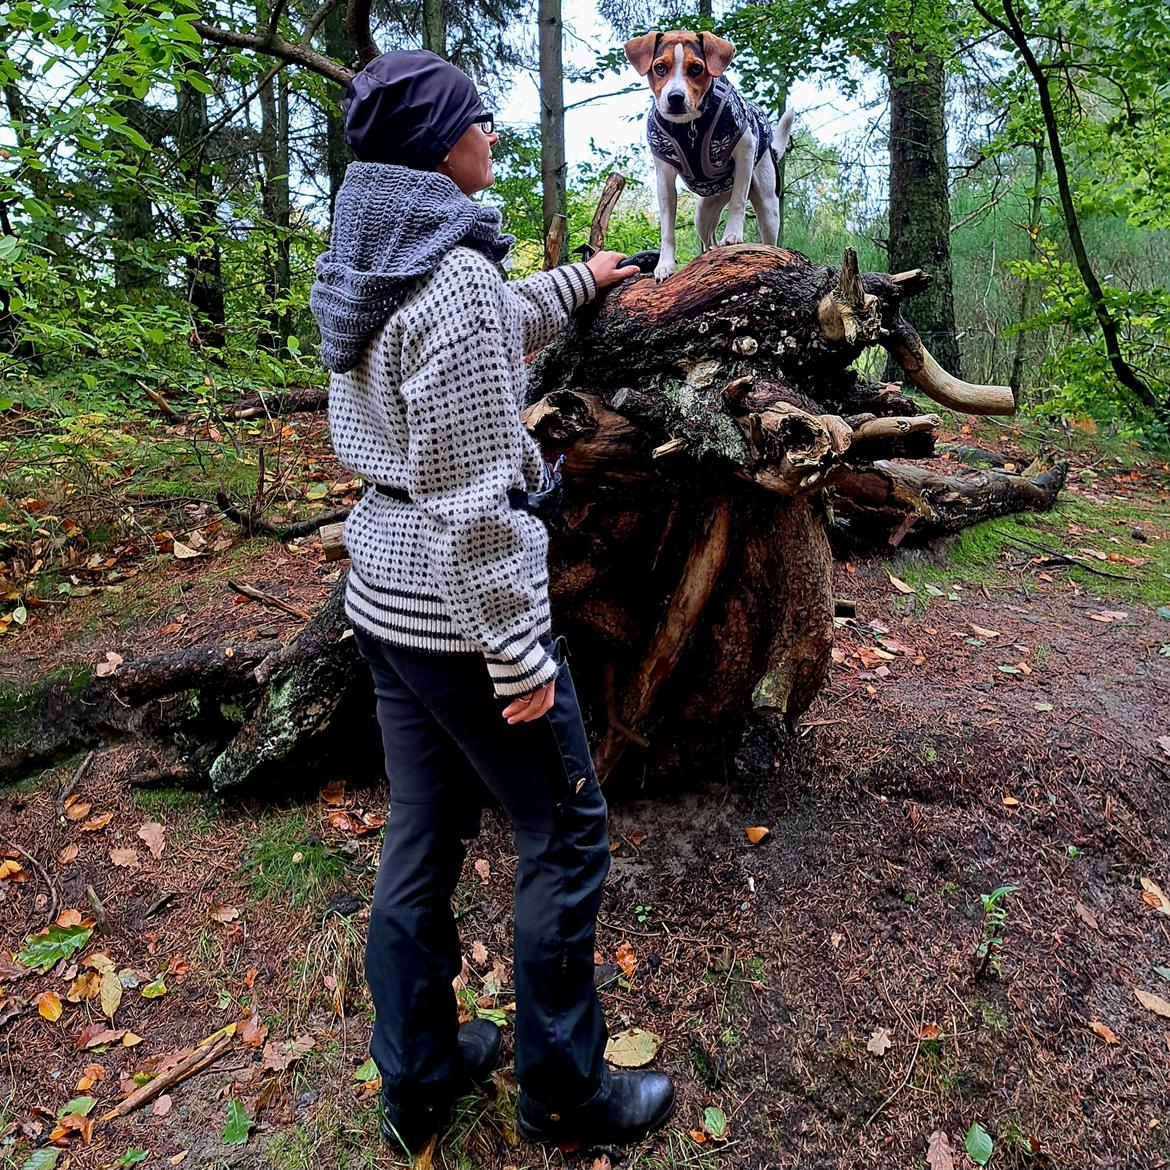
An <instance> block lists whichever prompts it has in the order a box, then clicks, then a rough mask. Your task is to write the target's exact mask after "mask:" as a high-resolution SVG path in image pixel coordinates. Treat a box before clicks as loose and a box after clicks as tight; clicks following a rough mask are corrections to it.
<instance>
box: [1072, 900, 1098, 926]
mask: <svg viewBox="0 0 1170 1170" xmlns="http://www.w3.org/2000/svg"><path fill="white" fill-rule="evenodd" d="M1076 912H1077V917H1078V918H1079V919H1080V920H1081V921H1082V922H1083V923H1084V924H1085V925H1086V926H1087V927H1089V929H1090V930H1100V929H1101V928H1100V927H1099V926H1098V925H1097V917H1096V915H1095V914H1094V913H1093V911H1092V910H1090V909H1089V908H1088V906H1086V905H1085V904H1084V902H1078V903H1077V904H1076Z"/></svg>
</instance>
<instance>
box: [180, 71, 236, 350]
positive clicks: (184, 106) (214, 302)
mask: <svg viewBox="0 0 1170 1170" xmlns="http://www.w3.org/2000/svg"><path fill="white" fill-rule="evenodd" d="M209 130H210V121H209V120H208V116H207V98H206V96H205V95H204V94H202V93H200V92H199V90H197V89H196V88H195V87H194V86H192V85H190V84H188V83H186V82H181V83H180V86H179V101H178V107H177V109H176V111H175V146H176V150H177V153H178V159H179V168H180V170H181V171H182V172H183V175H184V176H185V177H186V179H187V183H188V185H189V187H190V189H191V192H192V194H193V196H194V204H195V206H194V209H193V210H192V211H190V212H189V213H188V214H187V215H186V217H185V226H186V229H187V234H188V247H189V251H188V255H187V299H188V303H189V304H190V306H191V318H192V324H193V326H194V330H193V332H194V340H195V342H196V344H198V345H201V346H202V347H204V348H205V349H207V350H210V351H212V352H213V353H215V352H218V351H219V350H221V349H223V347H224V343H225V336H224V333H225V327H226V326H225V322H226V314H225V306H224V287H223V275H222V273H221V270H220V248H219V231H220V228H219V221H218V219H217V216H216V211H217V210H218V200H217V198H216V195H215V190H214V184H213V176H212V174H211V168H210V166H209V165H208V153H207V144H208V133H209Z"/></svg>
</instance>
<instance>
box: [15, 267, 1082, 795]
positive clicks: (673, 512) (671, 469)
mask: <svg viewBox="0 0 1170 1170" xmlns="http://www.w3.org/2000/svg"><path fill="white" fill-rule="evenodd" d="M927 283H928V280H927V278H926V277H925V276H924V274H922V273H920V272H908V273H898V274H895V275H893V276H887V275H884V274H880V273H865V274H862V273H859V272H858V271H857V264H856V256H855V255H854V254H852V253H851V252H847V253H846V256H845V259H844V262H843V264H842V267H841V268H840V269H835V268H825V267H823V266H820V265H815V264H813V263H812V262H811V261H809V260H808V259H807V258H806V257H804V256H801V255H799V254H798V253H794V252H787V251H784V250H782V249H777V248H765V247H760V246H756V245H742V246H739V247H736V248H721V249H716V250H714V251H712V252H709V253H706V254H705V255H703V256H701V257H700V258H699V259H697V260H696V261H694V262H693V263H692V264H690V265H688V266H687V268H685V269H684V270H683V271H681V272H679V273H678V274H676V275H675V276H674V277H672V278H671V279H670V280H668V281H666V282H665V283H664V284H661V285H659V284H656V283H655V282H654V280H653V278H651V277H644V278H641V279H639V280H637V281H635V282H631V283H628V284H627V285H625V286H623V287H621V288H620V289H615V290H613V291H612V292H611V293H610V294H609V295H607V296H605V297H603V298H601V299H600V301H599V302H598V303H596V304H595V305H594V306H592V307H591V309H590V310H589V311H587V312H585V313H582V314H580V315H579V316H578V318H576V319H575V321H574V323H573V325H572V326H571V328H570V330H569V331H568V332H567V334H566V335H565V336H564V337H563V339H562V340H561V341H559V342H558V343H557V344H555V345H553V346H550V347H549V348H548V349H547V350H545V351H544V352H543V353H542V354H540V355H539V357H538V358H537V359H536V360H535V361H534V362H533V364H532V366H531V368H530V387H531V395H530V397H531V401H530V404H529V406H528V408H527V410H526V411H525V415H524V420H525V423H526V425H527V426H528V427H529V429H530V430H531V431H532V433H533V434H534V435H535V436H536V437H537V439H538V440H539V442H540V443H541V446H542V449H543V451H544V453H545V456H546V458H548V459H549V460H550V461H551V460H553V459H555V458H557V457H558V456H559V455H562V454H563V455H565V456H566V468H567V472H568V475H567V479H566V488H565V499H564V516H563V524H562V525H561V526H560V527H559V528H558V529H557V530H556V532H555V533H554V536H553V539H552V542H551V549H550V580H551V582H552V585H551V593H552V606H553V612H554V614H555V615H556V618H557V625H558V629H559V630H560V631H561V632H564V633H565V634H566V635H567V638H568V641H569V645H570V649H571V654H572V662H573V671H574V676H575V679H576V681H577V689H578V693H579V695H580V696H581V699H582V704H583V707H584V710H585V713H586V719H587V724H588V726H589V728H590V730H591V733H592V736H593V743H594V747H595V750H596V756H595V758H596V761H597V764H598V768H599V772H600V773H601V774H602V775H603V776H609V775H612V774H616V773H619V772H621V771H623V770H629V771H636V770H645V769H649V770H652V771H663V770H671V771H680V770H685V769H709V768H711V767H717V766H720V761H721V760H725V759H728V758H730V755H731V752H732V749H734V746H735V743H736V741H737V740H738V737H739V736H740V734H741V733H742V730H743V728H744V726H745V724H746V722H747V720H748V719H750V718H751V717H752V715H753V714H760V713H771V714H776V715H780V716H782V717H783V718H784V719H785V720H786V721H787V722H788V723H789V724H792V723H794V722H795V720H796V719H798V718H799V716H800V714H801V713H802V712H803V711H804V710H806V709H807V707H808V705H809V704H810V703H811V702H812V700H813V698H814V697H815V695H816V693H817V691H818V689H819V687H820V685H821V684H822V682H823V681H824V678H825V675H826V671H827V669H828V663H829V661H830V655H829V651H830V649H831V643H832V612H833V610H832V598H831V589H830V567H831V562H830V555H829V543H828V535H827V523H826V521H827V520H828V519H830V518H831V517H834V516H835V517H836V520H837V523H838V524H840V525H842V526H843V527H844V526H845V525H846V524H852V525H853V530H854V531H856V529H857V528H858V527H859V526H860V524H861V523H862V521H863V520H864V522H865V523H866V524H868V525H869V526H870V528H871V529H872V530H873V531H875V532H877V533H879V534H880V536H881V538H882V539H886V538H887V535H888V533H889V532H890V531H892V530H894V529H896V528H903V529H904V531H903V532H902V536H906V535H907V534H908V533H909V532H910V531H911V529H912V528H913V535H914V536H915V537H918V536H920V535H923V534H925V533H926V532H927V531H946V530H947V528H948V526H949V525H953V524H958V523H961V522H963V517H964V515H965V516H966V517H967V518H968V519H969V518H970V516H972V515H979V516H982V515H989V514H993V513H994V510H995V509H996V508H997V507H1003V506H1004V503H1005V501H1008V500H1009V497H1010V502H1011V503H1013V505H1014V506H1020V505H1022V506H1036V505H1037V504H1038V503H1039V502H1040V500H1041V497H1042V496H1043V495H1044V493H1045V492H1047V493H1048V494H1047V498H1048V499H1050V498H1051V496H1052V495H1053V494H1054V492H1055V487H1056V479H1057V478H1059V476H1057V477H1055V478H1054V477H1052V476H1049V477H1048V478H1047V479H1046V478H1045V477H1044V476H1034V477H1032V478H1031V479H1030V480H1029V481H1028V482H1026V483H1025V482H1019V483H1017V482H1016V481H1020V480H1021V477H1007V478H1008V479H1009V480H1011V481H1012V492H1006V491H1005V490H1004V489H1003V484H1002V483H1001V481H1000V480H999V479H996V478H995V477H994V476H990V477H988V476H985V477H984V479H983V480H978V479H977V478H976V479H974V480H973V479H971V477H969V476H968V477H966V478H962V477H960V478H956V479H955V480H954V483H952V481H951V480H950V479H945V478H943V477H940V476H937V475H934V474H933V473H930V472H921V473H920V469H918V468H915V467H914V466H913V465H911V464H906V465H902V464H892V463H889V462H888V461H889V460H890V459H891V458H893V457H899V458H906V457H918V456H923V455H930V454H932V453H933V449H934V439H935V435H936V433H937V429H938V426H939V419H938V416H937V415H934V414H932V413H930V412H928V411H925V410H923V409H922V407H921V406H920V405H919V404H917V403H915V402H914V401H913V400H912V399H910V398H908V397H906V396H905V395H903V394H901V393H899V392H898V388H897V387H891V386H889V385H873V384H871V383H867V382H865V381H864V380H863V379H861V378H859V377H858V376H857V375H856V374H855V373H854V372H853V371H852V370H851V369H850V368H849V366H850V364H851V363H852V362H853V361H854V360H855V359H856V358H857V357H858V355H859V354H861V353H862V351H863V350H864V349H865V348H866V347H867V346H870V345H874V344H883V345H886V346H887V347H888V348H889V349H890V351H891V352H892V353H896V354H898V355H901V356H902V357H903V358H905V359H906V360H908V361H910V362H911V364H914V362H915V361H916V362H917V363H918V365H919V367H920V370H919V373H920V375H921V376H920V379H919V380H920V381H921V382H922V383H923V385H924V386H926V387H927V389H928V390H930V391H931V392H933V393H941V394H943V395H944V396H950V397H952V398H953V397H956V396H957V397H960V398H964V399H966V400H969V401H970V402H971V403H972V404H973V405H974V406H976V407H978V408H982V409H1000V410H1004V409H1010V408H1011V395H1010V393H1009V392H1007V391H1006V388H1003V387H972V386H968V385H967V384H966V383H961V382H956V381H954V380H951V381H950V382H946V383H938V382H937V380H936V381H932V379H931V377H930V376H929V375H930V364H931V363H929V362H927V360H926V359H927V358H929V353H928V351H927V350H925V349H924V348H923V347H922V345H921V342H920V341H919V339H918V338H917V335H916V334H915V333H914V331H913V329H912V328H911V327H910V326H909V325H907V324H906V323H905V321H904V320H903V319H902V317H901V314H900V305H901V302H902V301H903V299H904V298H905V297H907V296H909V295H912V294H913V293H914V292H917V291H918V290H920V289H921V288H923V287H925V285H926V284H927ZM923 371H925V374H924V373H923ZM1060 475H1063V470H1061V472H1060ZM993 480H994V482H992V481H993ZM997 492H998V495H997V494H996V493H997ZM1013 492H1014V495H1013V494H1012V493H1013ZM855 497H857V498H859V499H860V500H861V503H859V504H858V505H857V510H856V511H854V512H853V513H850V512H848V503H847V501H848V500H852V499H854V498H855ZM826 498H827V499H829V500H831V501H832V508H831V510H827V509H826V507H825V501H826ZM964 509H965V511H964ZM908 515H912V516H913V517H914V524H913V525H908V524H907V523H906V517H907V516H908ZM240 519H241V522H244V523H246V524H249V525H252V523H253V520H252V518H251V517H250V516H243V515H242V516H241V517H240ZM932 525H933V528H932V527H931V526H932ZM273 535H276V536H283V535H285V532H284V531H283V530H282V531H279V532H277V531H275V530H274V531H273ZM343 590H344V582H341V583H339V584H338V586H337V588H336V589H335V591H334V592H333V594H332V595H331V596H330V598H329V600H328V602H327V603H326V605H325V606H324V607H323V608H322V610H321V611H320V612H319V613H318V614H317V615H316V616H315V617H314V618H313V619H312V621H311V622H309V623H308V625H307V626H306V627H305V628H304V630H303V631H302V632H301V634H300V635H299V637H298V638H297V639H296V640H295V641H294V642H293V643H292V644H291V645H290V646H289V647H287V648H284V649H281V650H278V651H276V652H275V653H273V654H272V655H271V656H270V657H268V658H267V660H266V661H264V662H263V663H262V664H260V665H259V666H258V667H256V669H254V670H253V669H251V667H255V663H254V662H251V663H250V664H249V667H250V669H249V671H248V672H247V673H246V675H245V676H240V675H238V674H236V673H232V671H233V670H234V669H235V667H236V665H237V664H235V663H230V664H228V663H225V662H224V659H223V653H222V651H219V656H218V659H217V662H218V665H219V666H220V668H221V670H222V671H224V672H226V673H224V674H223V676H222V677H218V676H217V677H215V678H212V677H210V676H209V677H207V678H205V679H204V680H203V682H202V683H201V684H193V685H194V686H195V689H196V690H197V691H198V692H199V693H200V694H201V695H202V696H203V700H202V707H201V710H204V709H207V708H208V707H209V706H213V705H214V704H215V703H220V702H221V701H222V700H223V696H225V695H227V696H231V698H229V700H228V701H229V702H230V703H238V704H239V705H240V706H241V708H242V709H244V710H245V712H246V715H245V718H244V719H243V720H242V722H241V723H240V724H238V725H230V726H229V725H226V724H225V725H221V726H218V727H207V728H206V731H205V734H204V738H203V740H202V742H201V746H200V750H199V751H198V752H196V751H194V750H193V749H192V750H187V751H185V752H184V753H182V759H181V760H180V763H181V764H183V765H184V766H188V762H189V761H190V762H191V766H194V767H195V768H196V769H198V768H202V770H203V773H204V774H205V775H207V776H210V778H211V781H212V783H213V784H214V785H215V786H216V787H217V788H228V787H236V786H242V787H247V788H249V789H252V788H257V787H264V786H271V785H273V784H282V783H286V782H288V781H289V780H290V779H291V778H292V777H294V776H295V775H296V774H297V773H298V772H300V771H309V772H312V771H313V770H314V769H318V770H319V769H320V768H322V767H330V768H332V769H334V770H339V769H340V770H345V769H349V768H351V767H356V765H355V764H354V759H353V750H354V745H355V744H356V745H360V747H361V750H363V751H368V752H371V753H372V752H375V751H376V745H377V733H376V729H375V728H374V726H373V724H372V723H371V722H370V715H369V712H370V699H369V687H368V681H367V680H366V678H365V676H364V671H363V668H362V667H361V666H360V664H359V663H358V660H357V657H356V655H355V652H354V647H353V641H352V639H351V638H347V637H346V631H345V624H346V623H345V616H344V610H343V604H342V597H343ZM126 669H127V668H126V666H123V667H122V668H120V669H119V676H122V674H123V672H124V671H125V670H126ZM135 669H136V670H137V671H138V672H139V673H140V674H142V675H144V676H148V677H153V676H154V675H155V674H157V671H158V668H157V667H155V666H151V665H149V664H147V663H142V664H139V665H138V666H137V667H135ZM103 683H104V685H105V686H106V687H109V685H110V683H109V681H107V680H93V681H92V682H87V683H86V686H87V687H90V688H93V689H92V690H89V691H87V692H86V693H87V694H94V695H100V694H101V693H102V685H103ZM119 685H121V684H119ZM143 695H144V697H143V700H142V703H143V705H144V707H145V708H146V709H149V710H153V709H154V708H155V707H156V706H158V704H157V700H156V698H155V697H154V693H153V692H150V691H144V692H143ZM212 699H214V703H212V702H211V700H212ZM95 702H96V700H95ZM101 709H102V710H113V708H112V707H111V706H110V704H109V703H108V701H107V702H106V705H105V707H103V708H101ZM119 718H120V719H121V722H117V721H114V720H112V719H107V720H105V722H104V723H102V726H103V727H106V728H107V732H108V733H109V734H126V733H127V728H129V726H130V724H129V723H128V722H127V718H128V717H123V716H119ZM99 722H100V721H99ZM142 726H143V727H145V728H146V731H145V732H144V733H143V734H147V735H149V734H157V731H158V728H161V729H162V731H163V732H164V733H165V736H164V737H165V738H167V739H168V741H170V742H174V740H175V736H174V732H173V730H172V728H171V727H170V725H169V724H165V723H164V724H159V725H158V728H156V727H155V725H154V724H151V723H150V722H149V721H147V722H145V723H143V724H142ZM111 729H112V730H111ZM58 739H59V740H60V737H58ZM21 742H22V743H27V742H29V738H28V737H27V736H26V737H25V738H24V739H23V740H22V741H21ZM61 742H65V741H63V740H62V741H61ZM78 742H79V741H78V738H77V736H76V735H75V736H73V737H72V738H69V739H68V743H69V744H76V743H78ZM84 742H86V743H89V742H92V734H91V736H90V738H89V739H86V740H84ZM8 755H11V753H10V752H8V750H7V748H5V747H4V746H3V745H0V760H4V759H6V758H7V757H8ZM43 755H44V753H43V752H42V758H43ZM369 759H370V757H369V756H367V757H364V760H365V761H366V762H368V761H369ZM23 762H24V764H26V765H27V764H28V762H29V757H28V755H27V750H26V751H25V754H24V757H23ZM363 766H364V764H363ZM370 766H373V764H370Z"/></svg>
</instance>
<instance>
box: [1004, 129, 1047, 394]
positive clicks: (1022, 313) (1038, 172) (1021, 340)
mask: <svg viewBox="0 0 1170 1170" xmlns="http://www.w3.org/2000/svg"><path fill="white" fill-rule="evenodd" d="M1032 153H1033V155H1034V157H1035V160H1036V161H1035V167H1034V171H1033V177H1032V207H1031V213H1030V214H1029V216H1028V259H1029V260H1035V259H1036V257H1037V256H1038V255H1039V254H1040V244H1039V240H1040V228H1041V227H1042V226H1043V220H1042V216H1043V214H1044V187H1043V184H1044V143H1043V142H1033V143H1032ZM1038 297H1039V290H1038V289H1037V287H1036V282H1035V281H1033V280H1025V281H1024V282H1023V287H1022V288H1021V289H1020V307H1019V310H1018V311H1017V313H1016V320H1018V321H1019V322H1021V324H1022V323H1023V322H1026V321H1030V320H1031V319H1032V314H1033V312H1035V309H1036V301H1037V299H1038ZM1027 349H1028V334H1027V332H1026V331H1025V330H1024V329H1021V330H1020V331H1019V333H1017V334H1016V344H1015V349H1014V351H1013V353H1012V370H1011V374H1010V376H1009V377H1008V385H1009V386H1010V387H1011V388H1012V393H1013V394H1014V395H1015V397H1016V402H1017V403H1018V402H1019V401H1020V395H1021V393H1022V392H1023V378H1024V361H1025V359H1026V358H1027Z"/></svg>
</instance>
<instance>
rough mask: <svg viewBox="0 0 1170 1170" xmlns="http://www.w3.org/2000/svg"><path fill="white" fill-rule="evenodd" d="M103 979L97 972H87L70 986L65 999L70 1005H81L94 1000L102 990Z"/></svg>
mask: <svg viewBox="0 0 1170 1170" xmlns="http://www.w3.org/2000/svg"><path fill="white" fill-rule="evenodd" d="M101 983H102V978H101V976H100V975H99V974H98V973H97V972H96V971H85V972H83V973H82V974H81V975H78V976H77V978H76V979H74V980H73V982H72V983H71V984H70V985H69V990H68V991H67V992H66V993H65V998H66V999H67V1000H68V1001H69V1002H70V1003H81V1002H82V1001H83V1000H87V999H93V997H94V996H95V995H97V993H98V990H99V989H100V988H101Z"/></svg>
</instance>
